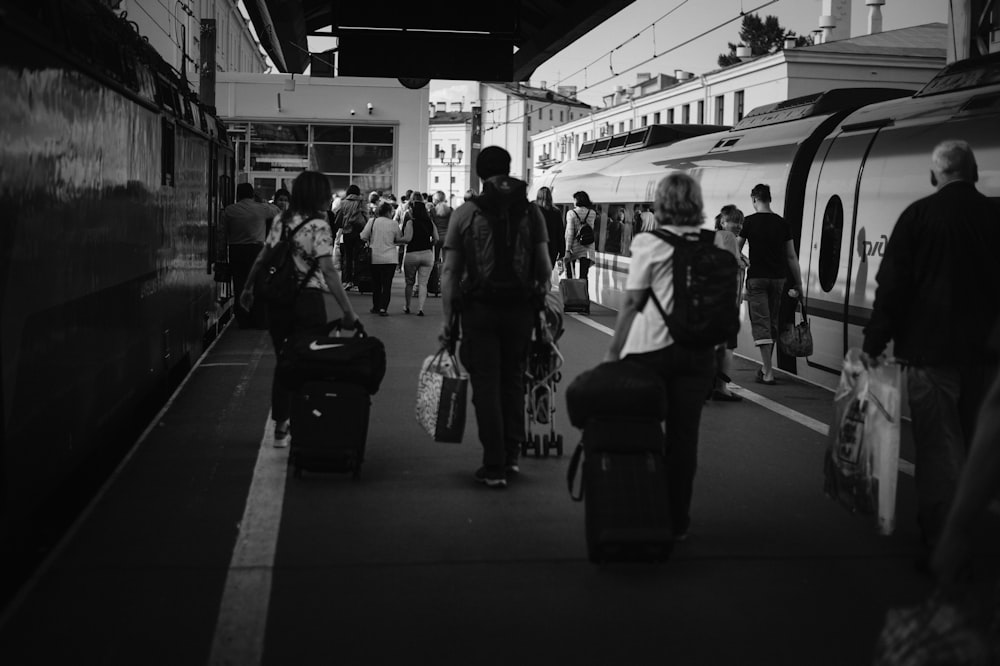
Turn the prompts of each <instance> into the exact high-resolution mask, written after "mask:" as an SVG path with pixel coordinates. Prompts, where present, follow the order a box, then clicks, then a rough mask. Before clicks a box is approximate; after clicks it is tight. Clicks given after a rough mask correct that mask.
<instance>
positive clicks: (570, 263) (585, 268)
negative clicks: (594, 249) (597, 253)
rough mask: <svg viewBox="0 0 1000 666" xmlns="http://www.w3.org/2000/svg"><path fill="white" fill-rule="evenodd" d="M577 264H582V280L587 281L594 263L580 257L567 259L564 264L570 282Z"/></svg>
mask: <svg viewBox="0 0 1000 666" xmlns="http://www.w3.org/2000/svg"><path fill="white" fill-rule="evenodd" d="M577 262H580V278H579V279H581V280H586V279H587V274H588V273H590V267H591V265H593V263H594V262H593V261H591V260H590V259H588V258H587V257H580V258H579V259H566V260H565V261H564V262H563V263H564V265H565V266H566V277H567V278H569V279H570V280H572V279H573V277H574V270H573V269H574V266H575V265H576V263H577Z"/></svg>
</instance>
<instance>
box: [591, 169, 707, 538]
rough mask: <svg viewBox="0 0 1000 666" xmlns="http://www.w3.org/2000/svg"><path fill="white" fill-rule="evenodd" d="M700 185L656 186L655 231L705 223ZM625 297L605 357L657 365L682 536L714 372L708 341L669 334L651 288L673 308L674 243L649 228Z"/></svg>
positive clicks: (677, 529)
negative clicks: (686, 342)
mask: <svg viewBox="0 0 1000 666" xmlns="http://www.w3.org/2000/svg"><path fill="white" fill-rule="evenodd" d="M703 207H704V206H703V203H702V197H701V188H700V187H699V185H698V183H697V182H696V181H695V180H694V179H693V178H691V177H690V176H688V175H686V174H683V173H673V174H671V175H669V176H667V177H666V178H664V179H663V180H661V181H660V183H659V184H658V185H657V187H656V196H655V200H654V203H653V213H654V215H655V216H656V221H657V223H658V226H659V228H660V229H664V230H666V231H667V232H668V233H673V234H677V235H683V234H686V233H692V232H697V231H698V229H699V228H700V227H701V225H702V222H703V221H704V214H703ZM631 250H632V260H631V263H630V265H629V273H628V278H627V280H626V282H625V301H624V303H623V304H622V307H621V309H620V310H619V311H618V320H617V322H616V324H615V334H614V337H613V338H612V340H611V347H610V348H609V350H608V354H607V360H617V359H619V358H621V359H625V360H628V361H634V362H636V363H641V364H643V365H645V366H647V367H651V368H653V369H654V370H656V372H657V374H659V375H660V377H661V378H662V379H663V381H664V384H665V385H666V387H667V419H666V426H667V433H666V434H667V436H666V443H667V444H666V456H667V462H666V467H667V474H668V481H669V488H670V516H671V519H672V521H673V530H674V535H675V538H676V539H678V540H684V539H685V538H686V537H687V533H688V527H689V526H690V523H691V517H690V507H691V494H692V491H693V488H694V474H695V468H696V467H697V461H698V427H699V423H700V421H701V408H702V405H703V404H704V401H705V396H706V395H707V394H708V392H709V391H710V390H711V388H712V381H713V378H714V375H715V359H714V355H715V351H714V348H713V347H706V348H703V349H701V348H699V349H692V348H686V347H681V346H680V345H678V344H676V343H675V342H674V339H673V338H672V337H671V336H670V330H669V329H668V328H667V325H666V322H665V321H664V319H663V315H661V314H660V311H659V309H658V308H657V306H656V304H655V303H653V301H652V299H650V298H649V294H650V292H653V293H654V294H655V296H656V298H657V299H658V300H659V302H660V304H661V305H662V307H663V310H664V311H665V312H668V313H669V312H671V311H672V310H673V307H674V282H673V280H674V276H673V271H672V265H673V261H672V257H673V253H674V248H673V246H672V245H670V244H669V243H667V242H665V241H663V240H661V239H659V238H657V237H656V236H655V235H654V234H651V233H643V234H639V235H637V236H636V237H635V238H634V239H633V240H632V246H631Z"/></svg>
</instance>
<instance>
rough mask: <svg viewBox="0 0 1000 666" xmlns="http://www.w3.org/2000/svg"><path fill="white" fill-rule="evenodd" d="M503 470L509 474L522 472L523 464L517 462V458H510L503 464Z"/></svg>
mask: <svg viewBox="0 0 1000 666" xmlns="http://www.w3.org/2000/svg"><path fill="white" fill-rule="evenodd" d="M503 470H504V471H505V472H507V473H508V474H520V473H521V466H520V465H518V464H517V460H516V459H515V460H508V461H507V464H506V465H504V466H503Z"/></svg>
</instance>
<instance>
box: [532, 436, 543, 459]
mask: <svg viewBox="0 0 1000 666" xmlns="http://www.w3.org/2000/svg"><path fill="white" fill-rule="evenodd" d="M532 440H533V442H534V449H535V457H536V458H539V457H541V456H543V455H545V449H544V448H542V436H541V435H535V436H534V437H533V438H532Z"/></svg>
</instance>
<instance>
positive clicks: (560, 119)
mask: <svg viewBox="0 0 1000 666" xmlns="http://www.w3.org/2000/svg"><path fill="white" fill-rule="evenodd" d="M562 121H563V111H562V109H560V110H559V122H562Z"/></svg>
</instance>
